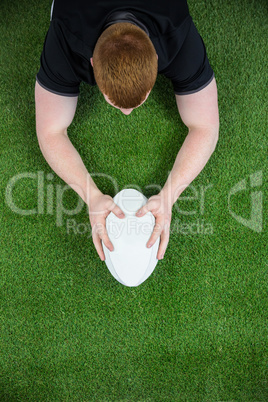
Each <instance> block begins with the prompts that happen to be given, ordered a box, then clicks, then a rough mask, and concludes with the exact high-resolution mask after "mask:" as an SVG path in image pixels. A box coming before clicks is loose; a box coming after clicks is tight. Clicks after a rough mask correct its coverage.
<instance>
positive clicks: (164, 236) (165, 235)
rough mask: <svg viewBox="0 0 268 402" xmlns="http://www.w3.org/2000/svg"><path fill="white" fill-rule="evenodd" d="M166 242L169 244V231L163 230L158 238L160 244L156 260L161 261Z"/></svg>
mask: <svg viewBox="0 0 268 402" xmlns="http://www.w3.org/2000/svg"><path fill="white" fill-rule="evenodd" d="M168 242H169V230H164V231H163V232H162V233H161V236H160V244H159V248H158V252H157V259H158V260H163V258H164V255H165V252H166V249H167V245H168Z"/></svg>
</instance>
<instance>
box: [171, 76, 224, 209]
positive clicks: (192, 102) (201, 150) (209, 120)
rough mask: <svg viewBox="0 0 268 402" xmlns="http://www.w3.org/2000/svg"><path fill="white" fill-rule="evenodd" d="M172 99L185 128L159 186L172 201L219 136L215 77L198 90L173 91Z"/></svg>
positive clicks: (199, 166)
mask: <svg viewBox="0 0 268 402" xmlns="http://www.w3.org/2000/svg"><path fill="white" fill-rule="evenodd" d="M176 101H177V105H178V110H179V113H180V116H181V118H182V121H183V122H184V124H185V125H186V126H187V127H188V129H189V132H188V135H187V137H186V139H185V141H184V143H183V145H182V147H181V149H180V151H179V153H178V155H177V158H176V160H175V163H174V166H173V169H172V171H171V173H170V175H169V177H168V180H167V182H166V184H165V186H164V188H163V191H164V192H165V193H166V195H168V197H169V198H170V202H171V203H172V205H173V204H174V203H175V202H176V200H177V199H178V197H179V196H180V194H181V193H182V192H183V191H184V190H185V188H186V187H187V186H188V185H189V184H190V183H191V182H192V181H193V180H194V179H195V178H196V176H197V175H198V174H199V173H200V172H201V170H202V169H203V168H204V167H205V165H206V163H207V162H208V160H209V158H210V156H211V154H212V153H213V152H214V150H215V147H216V144H217V141H218V136H219V112H218V98H217V86H216V80H215V78H214V79H213V80H212V82H211V83H210V84H209V85H208V86H207V87H205V88H204V89H202V90H201V91H199V92H196V93H194V94H191V95H181V96H179V95H176Z"/></svg>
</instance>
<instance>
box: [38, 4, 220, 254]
mask: <svg viewBox="0 0 268 402" xmlns="http://www.w3.org/2000/svg"><path fill="white" fill-rule="evenodd" d="M158 73H161V74H164V75H165V76H166V77H168V78H169V79H170V80H171V82H172V84H173V87H174V92H175V96H176V102H177V106H178V111H179V113H180V116H181V119H182V121H183V122H184V124H185V125H186V126H187V127H188V128H189V133H188V135H187V137H186V139H185V141H184V143H183V145H182V147H181V149H180V150H179V152H178V156H177V158H176V160H175V163H174V166H173V169H172V171H171V173H170V175H169V177H168V179H167V182H166V184H165V185H164V187H163V188H162V190H161V191H160V193H159V194H157V195H154V196H153V197H151V198H149V200H148V202H147V204H146V205H145V206H144V207H143V208H142V209H141V210H140V211H139V212H138V213H137V216H143V215H144V214H146V213H147V212H148V211H151V212H152V213H153V215H154V216H155V218H156V222H155V228H154V231H153V233H152V236H151V238H150V239H149V241H148V243H147V247H150V245H153V244H154V243H155V241H156V239H157V238H158V237H159V236H161V237H160V240H161V241H160V246H159V250H158V254H157V258H158V259H162V258H163V256H164V254H165V251H166V248H167V245H168V241H169V227H170V222H171V214H172V206H173V204H174V203H175V202H176V200H177V199H178V197H179V196H180V194H181V193H182V191H183V190H184V189H185V188H186V187H187V186H188V185H189V184H190V183H191V182H192V181H193V180H194V179H195V177H196V176H197V175H198V174H199V173H200V171H201V170H202V169H203V168H204V166H205V165H206V163H207V161H208V159H209V158H210V156H211V154H212V153H213V151H214V149H215V146H216V143H217V140H218V132H219V117H218V101H217V87H216V81H215V78H214V74H213V71H212V69H211V67H210V65H209V61H208V58H207V55H206V49H205V45H204V43H203V41H202V39H201V37H200V35H199V34H198V32H197V29H196V27H195V25H194V23H193V21H192V19H191V16H190V15H189V10H188V5H187V1H186V0H146V1H145V0H143V1H142V0H124V1H123V0H76V1H75V2H73V1H72V0H54V2H53V4H52V9H51V21H50V27H49V30H48V33H47V36H46V39H45V43H44V48H43V52H42V55H41V66H40V70H39V72H38V74H37V77H36V87H35V102H36V130H37V136H38V141H39V145H40V148H41V151H42V153H43V155H44V157H45V159H46V160H47V162H48V163H49V165H50V166H51V168H52V169H53V170H54V171H55V172H56V173H57V174H58V176H60V177H61V178H62V179H63V180H64V181H65V182H66V183H67V184H69V185H70V187H72V188H73V189H74V190H75V191H76V192H77V193H78V194H79V196H80V197H82V199H83V200H84V201H85V202H86V203H87V205H88V207H89V218H90V223H91V226H92V238H93V242H94V245H95V247H96V250H97V252H98V254H99V257H100V258H101V259H102V260H104V259H105V257H104V252H103V249H102V243H101V240H102V241H103V242H104V244H105V246H106V247H107V248H108V249H109V250H111V251H112V250H113V245H112V243H111V242H110V240H109V238H108V235H107V231H106V228H105V222H106V217H107V216H108V215H109V213H110V212H111V211H113V213H114V214H115V215H116V216H118V217H119V218H124V214H123V212H122V211H121V209H120V208H119V207H118V206H117V205H115V204H114V202H113V199H112V197H110V196H109V195H107V194H103V193H102V192H101V191H100V190H99V189H98V188H97V186H96V184H95V183H94V181H93V179H92V178H91V177H90V175H89V173H88V171H87V169H86V167H85V165H84V164H83V162H82V159H81V157H80V156H79V154H78V152H77V151H76V149H75V148H74V147H73V145H72V144H71V142H70V140H69V138H68V135H67V128H68V127H69V125H70V124H71V122H72V120H73V117H74V114H75V110H76V105H77V99H78V95H79V84H80V83H81V82H82V81H83V82H86V83H88V84H89V85H96V84H97V85H98V87H99V89H100V91H101V92H102V94H103V96H104V99H105V101H107V102H108V103H109V104H110V105H112V106H113V107H115V108H117V109H119V110H121V112H122V113H124V114H125V115H129V114H130V113H131V112H132V111H133V110H134V109H136V108H138V107H139V106H141V105H142V104H143V103H144V102H145V101H146V99H147V98H148V96H149V94H150V92H151V90H152V88H153V86H154V84H155V81H156V77H157V74H158Z"/></svg>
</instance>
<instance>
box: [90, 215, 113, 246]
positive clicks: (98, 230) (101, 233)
mask: <svg viewBox="0 0 268 402" xmlns="http://www.w3.org/2000/svg"><path fill="white" fill-rule="evenodd" d="M104 222H105V220H104ZM92 233H94V236H97V237H98V238H100V239H101V240H102V241H103V243H104V244H105V246H106V247H107V248H108V250H110V251H113V250H114V247H113V244H112V242H111V240H110V239H109V237H108V233H107V230H106V226H105V223H102V222H98V223H97V224H96V225H95V226H94V228H93V230H92Z"/></svg>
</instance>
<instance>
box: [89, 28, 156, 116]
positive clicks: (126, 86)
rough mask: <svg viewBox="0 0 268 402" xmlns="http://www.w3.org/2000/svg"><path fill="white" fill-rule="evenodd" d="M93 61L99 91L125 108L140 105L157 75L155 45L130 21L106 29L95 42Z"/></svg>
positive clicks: (118, 105) (115, 103)
mask: <svg viewBox="0 0 268 402" xmlns="http://www.w3.org/2000/svg"><path fill="white" fill-rule="evenodd" d="M93 63H94V65H93V68H94V76H95V80H96V83H97V85H98V87H99V89H100V91H101V92H102V93H103V94H105V95H107V96H108V98H109V100H110V101H111V102H112V103H113V104H114V105H115V106H117V107H120V108H124V109H130V108H135V107H137V106H139V105H140V104H141V103H142V102H143V101H144V99H145V97H146V95H147V93H148V92H149V91H151V89H152V88H153V86H154V84H155V80H156V77H157V70H158V62H157V55H156V51H155V48H154V46H153V44H152V42H151V40H150V39H149V37H148V35H147V34H146V33H145V32H144V31H143V30H142V29H141V28H139V27H137V26H136V25H133V24H130V23H125V22H120V23H116V24H113V25H112V26H110V27H108V28H107V29H105V31H104V32H103V33H102V34H101V36H100V37H99V39H98V41H97V43H96V46H95V49H94V52H93Z"/></svg>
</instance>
